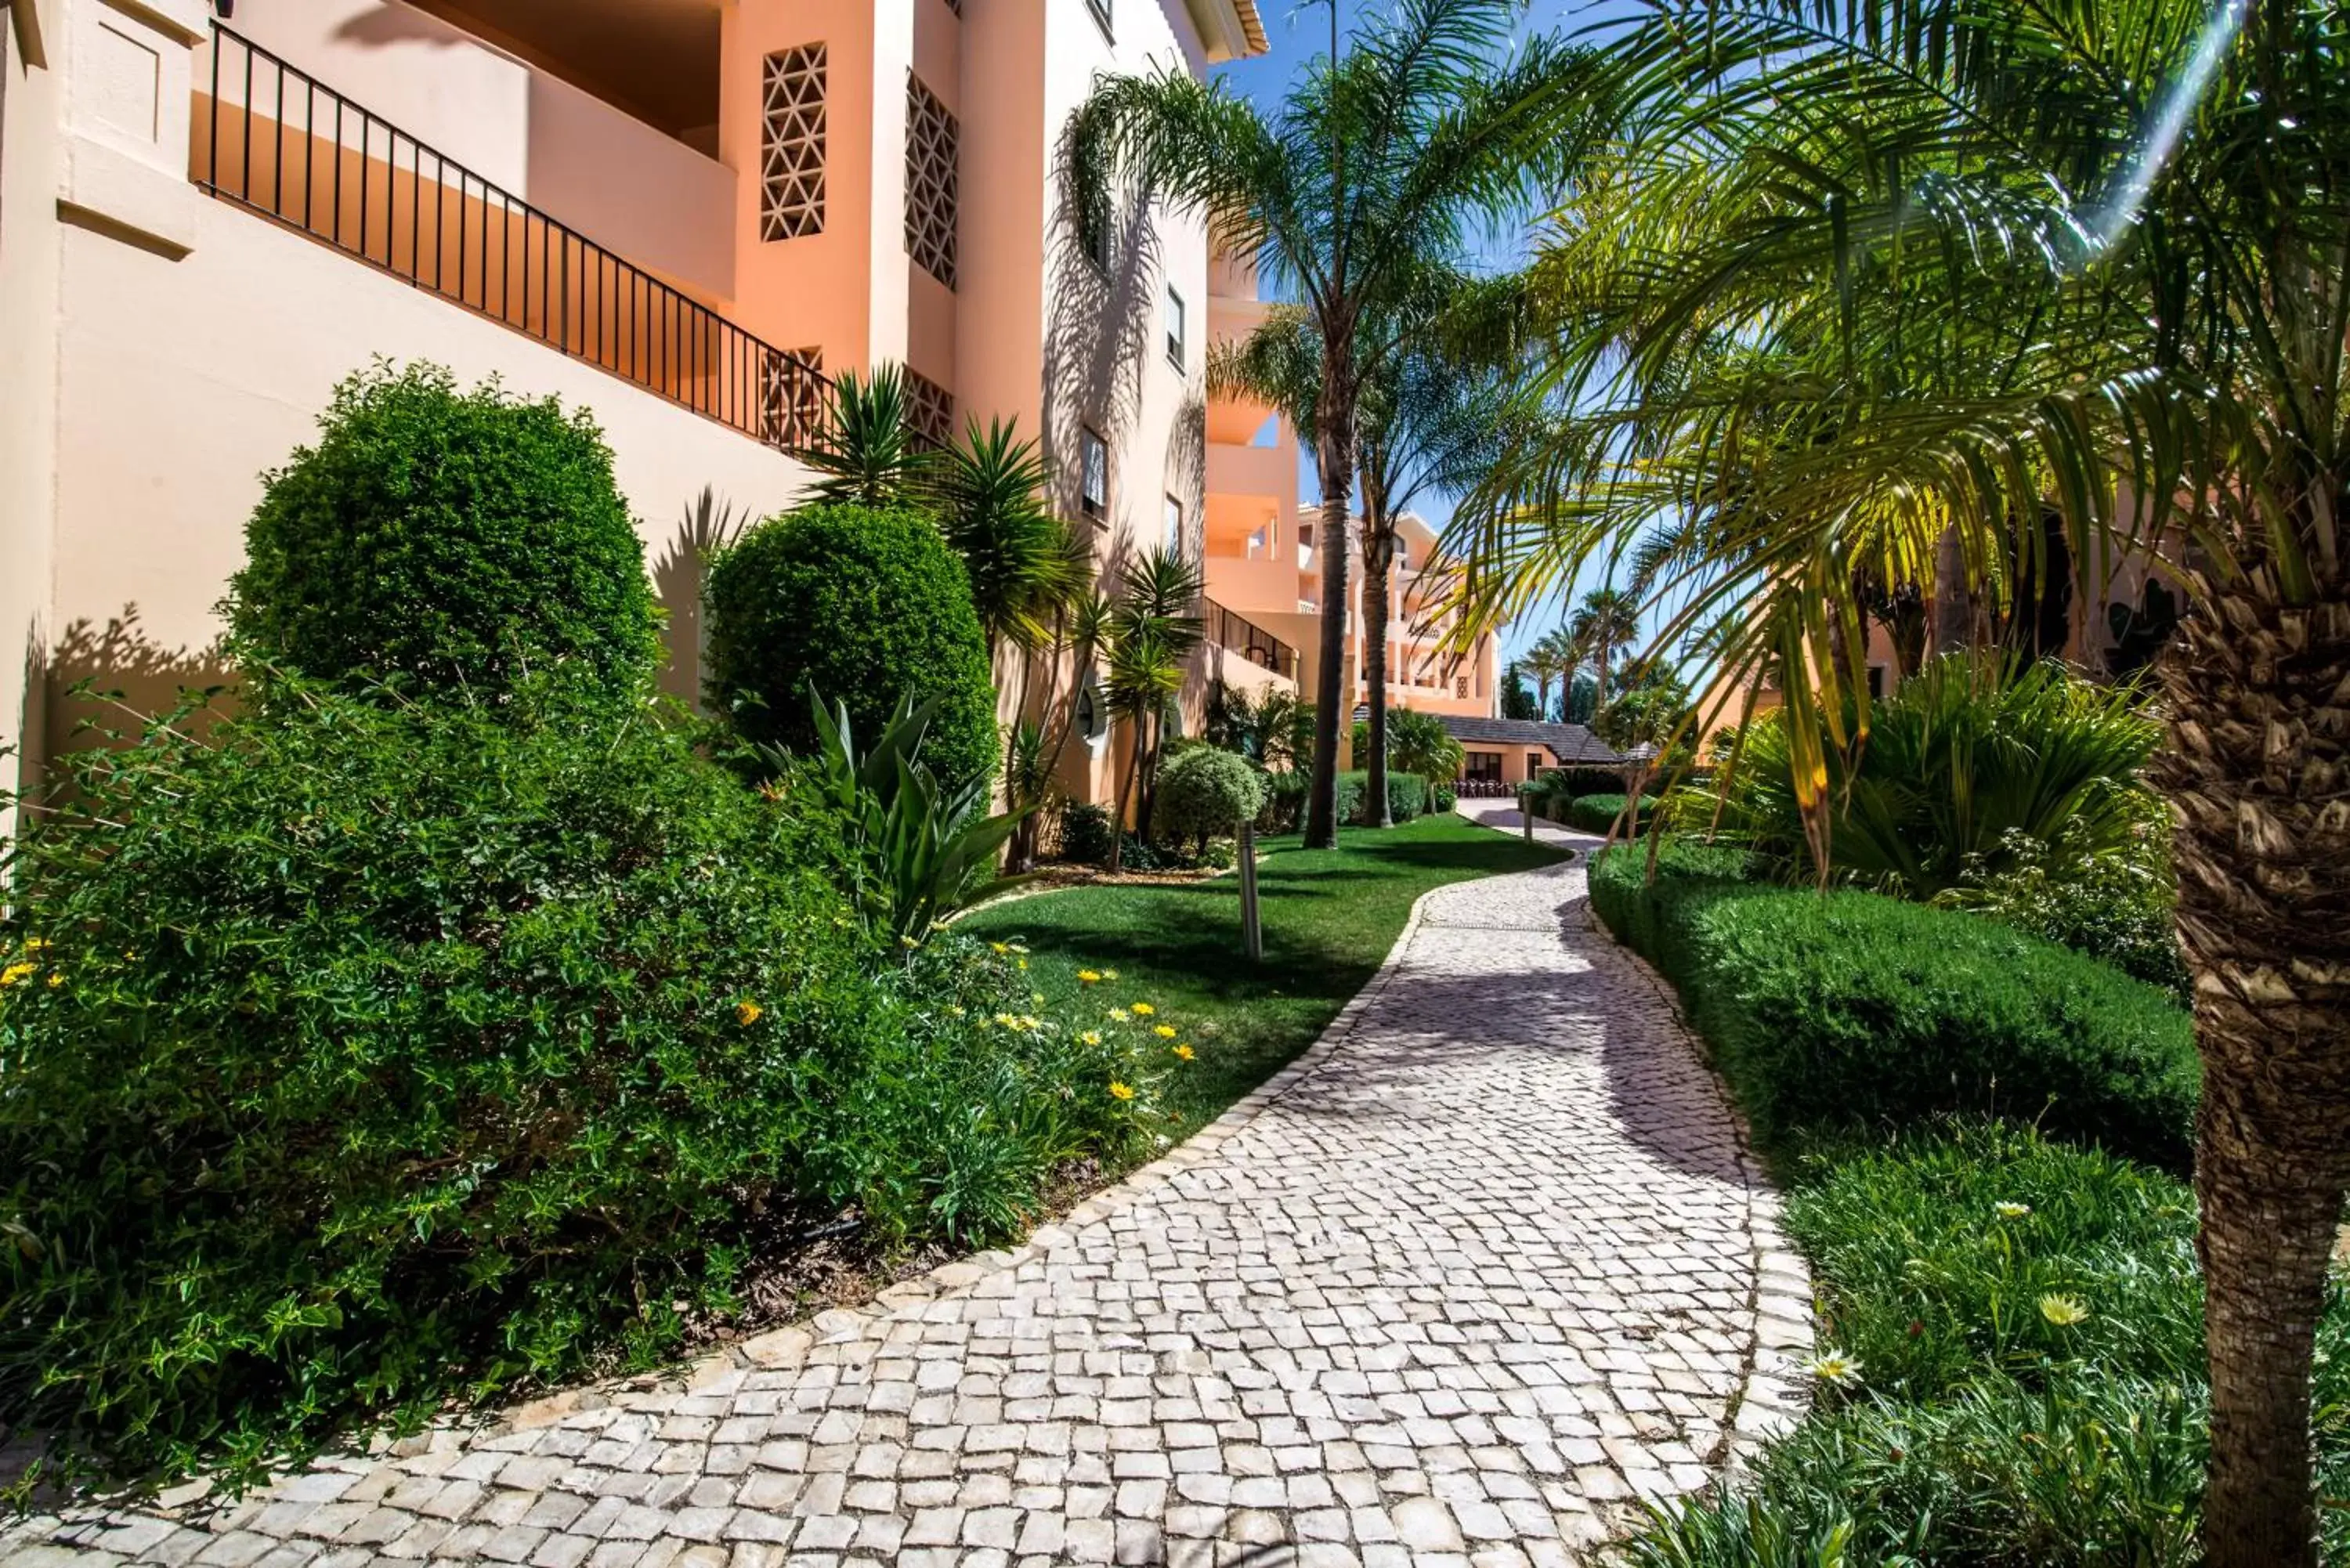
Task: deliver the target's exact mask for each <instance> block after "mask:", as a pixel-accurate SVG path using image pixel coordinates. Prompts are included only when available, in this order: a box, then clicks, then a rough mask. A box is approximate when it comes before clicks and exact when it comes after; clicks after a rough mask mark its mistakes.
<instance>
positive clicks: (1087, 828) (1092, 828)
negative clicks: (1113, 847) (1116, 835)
mask: <svg viewBox="0 0 2350 1568" xmlns="http://www.w3.org/2000/svg"><path fill="white" fill-rule="evenodd" d="M1109 845H1110V837H1109V808H1108V807H1107V806H1101V805H1094V804H1093V803H1092V802H1090V801H1077V800H1073V801H1070V802H1068V803H1067V804H1066V805H1063V806H1062V807H1061V858H1062V859H1064V860H1068V861H1073V862H1075V863H1076V864H1077V865H1079V866H1102V865H1107V863H1108V861H1109Z"/></svg>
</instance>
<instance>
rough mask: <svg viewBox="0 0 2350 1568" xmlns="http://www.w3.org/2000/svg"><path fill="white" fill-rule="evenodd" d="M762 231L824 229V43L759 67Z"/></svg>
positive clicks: (779, 234)
mask: <svg viewBox="0 0 2350 1568" xmlns="http://www.w3.org/2000/svg"><path fill="white" fill-rule="evenodd" d="M761 84H762V89H763V95H764V96H763V101H762V120H761V126H760V138H759V140H760V148H759V237H760V238H761V239H762V240H795V239H798V238H799V237H800V236H801V235H803V234H822V233H824V46H823V45H822V44H803V45H802V46H800V47H798V48H796V49H785V50H784V51H783V52H782V53H781V54H775V55H769V56H768V57H767V58H766V62H765V66H764V69H763V71H762V73H761Z"/></svg>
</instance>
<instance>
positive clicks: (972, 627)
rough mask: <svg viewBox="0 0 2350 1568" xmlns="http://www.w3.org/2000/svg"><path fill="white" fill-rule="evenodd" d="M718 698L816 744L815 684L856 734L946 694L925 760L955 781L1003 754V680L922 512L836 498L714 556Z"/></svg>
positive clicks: (792, 747)
mask: <svg viewBox="0 0 2350 1568" xmlns="http://www.w3.org/2000/svg"><path fill="white" fill-rule="evenodd" d="M704 603H705V607H706V619H707V624H708V626H709V642H708V646H707V648H706V649H705V650H704V659H705V660H706V664H707V668H708V670H709V686H710V694H711V699H712V704H713V705H714V706H716V707H717V708H718V709H719V710H720V711H723V712H724V713H727V714H728V715H730V716H731V717H732V719H733V722H734V724H735V726H736V728H737V729H738V730H740V731H741V732H742V733H743V736H744V737H745V738H747V739H749V740H751V741H754V742H761V743H764V744H768V745H775V746H781V747H783V748H784V749H785V750H787V751H794V752H799V753H810V752H813V750H814V749H815V747H816V743H817V742H816V725H815V720H814V717H813V715H812V714H811V713H810V711H809V708H808V687H809V685H810V683H811V682H812V683H814V685H815V687H816V691H819V692H820V693H822V694H823V697H824V700H825V701H827V702H833V701H841V702H846V703H847V705H848V721H849V726H850V729H851V730H852V732H854V734H855V735H856V737H857V740H858V742H859V744H864V743H868V742H870V741H871V740H872V739H873V737H875V736H877V735H879V733H880V732H881V731H882V730H883V729H884V728H885V727H887V725H888V724H889V717H890V714H891V712H892V711H894V710H895V708H896V706H897V703H898V700H899V698H900V697H902V696H910V697H912V698H913V699H914V700H915V701H918V702H919V701H926V700H928V699H930V698H933V697H935V698H937V699H939V709H938V711H937V713H936V714H935V715H934V716H933V717H932V718H931V727H930V732H929V733H928V735H927V736H926V737H925V738H924V740H923V742H922V760H923V761H924V762H925V763H928V764H929V765H930V768H931V772H932V773H934V774H937V775H938V776H939V777H940V778H941V780H945V781H949V782H950V783H961V782H963V781H967V780H971V779H975V778H982V777H984V776H986V775H987V774H990V773H991V772H993V768H994V766H995V763H996V762H997V760H998V759H997V755H996V731H995V688H994V686H993V684H992V683H991V677H990V674H989V670H988V667H987V640H986V639H985V637H984V636H983V635H982V633H981V631H980V626H979V616H978V614H977V612H975V611H974V610H973V609H972V600H971V584H970V580H969V579H968V578H967V577H966V576H964V575H963V569H962V563H961V562H959V561H957V560H956V559H955V557H954V555H953V553H952V552H951V551H950V550H949V549H948V548H947V545H946V541H945V539H944V538H943V537H942V536H941V535H940V533H939V528H938V524H936V523H934V522H932V521H931V519H930V518H929V517H928V516H926V515H925V514H922V513H920V512H915V511H909V510H904V509H898V508H886V507H869V506H859V505H855V504H848V503H845V502H844V503H830V504H820V505H815V506H805V507H802V508H800V509H799V510H797V511H794V512H786V513H785V514H783V515H781V516H779V517H774V518H770V519H769V520H768V521H766V522H764V523H763V524H759V525H758V526H757V527H755V528H754V529H752V530H751V531H750V532H749V533H747V534H745V535H743V537H742V538H741V539H740V540H738V541H737V542H736V543H735V544H734V545H732V546H731V547H729V548H728V549H727V550H725V551H724V552H723V553H722V554H721V555H720V556H718V558H717V559H716V560H714V561H712V563H711V566H710V577H709V584H708V587H706V589H705V590H704Z"/></svg>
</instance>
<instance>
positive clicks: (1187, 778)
mask: <svg viewBox="0 0 2350 1568" xmlns="http://www.w3.org/2000/svg"><path fill="white" fill-rule="evenodd" d="M1263 804H1264V783H1263V774H1259V773H1258V772H1257V770H1256V769H1255V768H1253V767H1251V766H1250V765H1249V763H1248V762H1247V760H1246V759H1245V758H1243V757H1239V756H1235V755H1234V754H1233V753H1231V752H1220V751H1218V750H1216V749H1215V748H1214V747H1212V746H1191V747H1187V748H1185V749H1184V750H1183V751H1181V752H1179V753H1176V754H1174V755H1173V756H1170V757H1169V758H1168V759H1167V761H1166V763H1164V764H1163V765H1162V766H1161V767H1160V768H1159V803H1158V813H1159V823H1160V824H1161V825H1162V826H1165V828H1166V829H1167V831H1168V832H1169V833H1170V835H1173V836H1177V837H1179V838H1180V837H1183V836H1196V837H1197V838H1198V839H1199V840H1200V842H1201V845H1203V846H1204V845H1205V844H1206V843H1207V841H1208V840H1209V839H1210V838H1211V837H1213V836H1219V835H1222V834H1229V833H1233V832H1236V831H1238V829H1239V827H1240V825H1241V824H1242V823H1243V822H1252V821H1254V820H1255V818H1256V814H1257V810H1258V808H1259V807H1260V806H1262V805H1263Z"/></svg>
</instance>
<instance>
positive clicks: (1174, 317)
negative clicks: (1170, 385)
mask: <svg viewBox="0 0 2350 1568" xmlns="http://www.w3.org/2000/svg"><path fill="white" fill-rule="evenodd" d="M1190 328H1191V315H1190V313H1189V312H1188V311H1187V310H1185V309H1184V306H1183V296H1182V295H1180V293H1178V292H1176V288H1175V286H1174V285H1173V284H1171V283H1170V284H1169V285H1168V286H1167V362H1168V363H1169V364H1170V365H1172V366H1174V367H1175V369H1178V370H1188V369H1189V368H1190V367H1189V365H1188V364H1187V362H1186V361H1187V358H1188V355H1187V350H1188V348H1189V347H1190Z"/></svg>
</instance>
